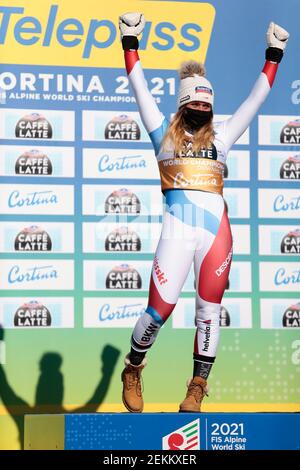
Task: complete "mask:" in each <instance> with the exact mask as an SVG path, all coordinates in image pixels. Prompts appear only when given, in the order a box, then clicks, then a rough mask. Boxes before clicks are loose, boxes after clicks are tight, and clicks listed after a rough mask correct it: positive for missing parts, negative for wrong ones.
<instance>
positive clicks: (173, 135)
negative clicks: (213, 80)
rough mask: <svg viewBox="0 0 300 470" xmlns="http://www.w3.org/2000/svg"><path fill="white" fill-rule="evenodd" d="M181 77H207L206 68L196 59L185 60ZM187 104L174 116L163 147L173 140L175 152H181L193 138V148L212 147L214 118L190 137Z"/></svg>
mask: <svg viewBox="0 0 300 470" xmlns="http://www.w3.org/2000/svg"><path fill="white" fill-rule="evenodd" d="M178 73H179V77H180V79H181V80H182V79H184V78H187V77H194V76H195V75H199V76H200V77H205V74H206V70H205V67H204V65H203V64H201V63H200V62H196V61H194V60H189V61H187V62H183V63H182V64H181V67H180V69H179V71H178ZM184 111H185V106H181V107H180V108H179V109H178V111H177V113H176V114H175V116H174V117H173V119H172V121H171V123H170V125H169V128H168V130H167V132H166V135H165V137H164V140H163V149H164V150H166V148H167V147H168V146H169V144H170V143H171V142H172V143H173V146H174V152H175V154H180V152H182V151H183V150H184V146H185V143H186V142H187V141H191V140H192V143H193V145H192V150H193V151H194V152H199V151H200V150H201V149H202V148H207V147H210V146H211V144H212V142H213V140H214V130H213V123H212V119H211V120H210V121H209V122H208V123H207V124H205V125H204V126H202V127H201V128H200V129H199V130H198V131H197V132H195V133H194V134H193V136H192V138H189V137H188V136H187V135H186V133H185V130H186V124H185V121H184Z"/></svg>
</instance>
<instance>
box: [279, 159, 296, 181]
mask: <svg viewBox="0 0 300 470" xmlns="http://www.w3.org/2000/svg"><path fill="white" fill-rule="evenodd" d="M280 179H283V180H299V179H300V155H293V156H291V157H289V158H287V160H285V161H284V162H283V164H282V165H281V167H280Z"/></svg>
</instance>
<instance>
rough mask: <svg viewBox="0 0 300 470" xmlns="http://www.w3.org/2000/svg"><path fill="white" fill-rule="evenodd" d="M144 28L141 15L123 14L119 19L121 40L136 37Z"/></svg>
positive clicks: (143, 20)
mask: <svg viewBox="0 0 300 470" xmlns="http://www.w3.org/2000/svg"><path fill="white" fill-rule="evenodd" d="M144 27H145V17H144V15H143V13H124V15H121V16H120V17H119V28H120V32H121V38H123V37H124V36H136V37H137V36H138V35H139V34H141V32H142V31H143V29H144Z"/></svg>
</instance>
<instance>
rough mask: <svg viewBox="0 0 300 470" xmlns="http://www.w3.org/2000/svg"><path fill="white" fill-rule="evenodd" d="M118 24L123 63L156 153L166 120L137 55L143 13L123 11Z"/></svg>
mask: <svg viewBox="0 0 300 470" xmlns="http://www.w3.org/2000/svg"><path fill="white" fill-rule="evenodd" d="M119 26H120V31H121V37H122V45H123V49H124V57H125V65H126V70H127V74H128V78H129V82H130V85H131V86H132V89H133V92H134V96H135V98H136V102H137V105H138V108H139V112H140V115H141V119H142V121H143V124H144V126H145V128H146V130H147V132H148V134H149V136H150V139H151V141H152V143H153V146H154V149H155V153H156V154H158V152H159V148H160V144H161V141H162V139H163V136H164V134H165V131H166V128H167V127H168V121H167V120H166V118H165V116H164V115H163V114H162V113H161V112H160V110H159V109H158V106H157V104H156V102H155V100H154V98H153V96H152V95H151V93H150V91H149V89H148V85H147V82H146V80H145V77H144V73H143V70H142V67H141V63H140V59H139V56H138V52H137V51H138V48H139V41H138V38H137V36H138V35H139V34H140V33H141V32H142V31H143V29H144V26H145V18H144V15H142V14H140V13H125V14H124V15H122V16H120V19H119Z"/></svg>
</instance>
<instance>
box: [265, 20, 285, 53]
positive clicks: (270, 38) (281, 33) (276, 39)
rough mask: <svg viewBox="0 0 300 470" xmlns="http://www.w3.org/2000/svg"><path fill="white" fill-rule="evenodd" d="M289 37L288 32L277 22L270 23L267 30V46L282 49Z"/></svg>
mask: <svg viewBox="0 0 300 470" xmlns="http://www.w3.org/2000/svg"><path fill="white" fill-rule="evenodd" d="M288 38H289V33H288V32H287V31H286V30H285V29H283V28H282V27H281V26H279V25H278V24H275V23H273V22H271V23H270V25H269V27H268V31H267V43H268V46H269V47H277V48H278V49H281V50H282V51H284V49H285V48H286V44H287V41H288Z"/></svg>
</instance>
